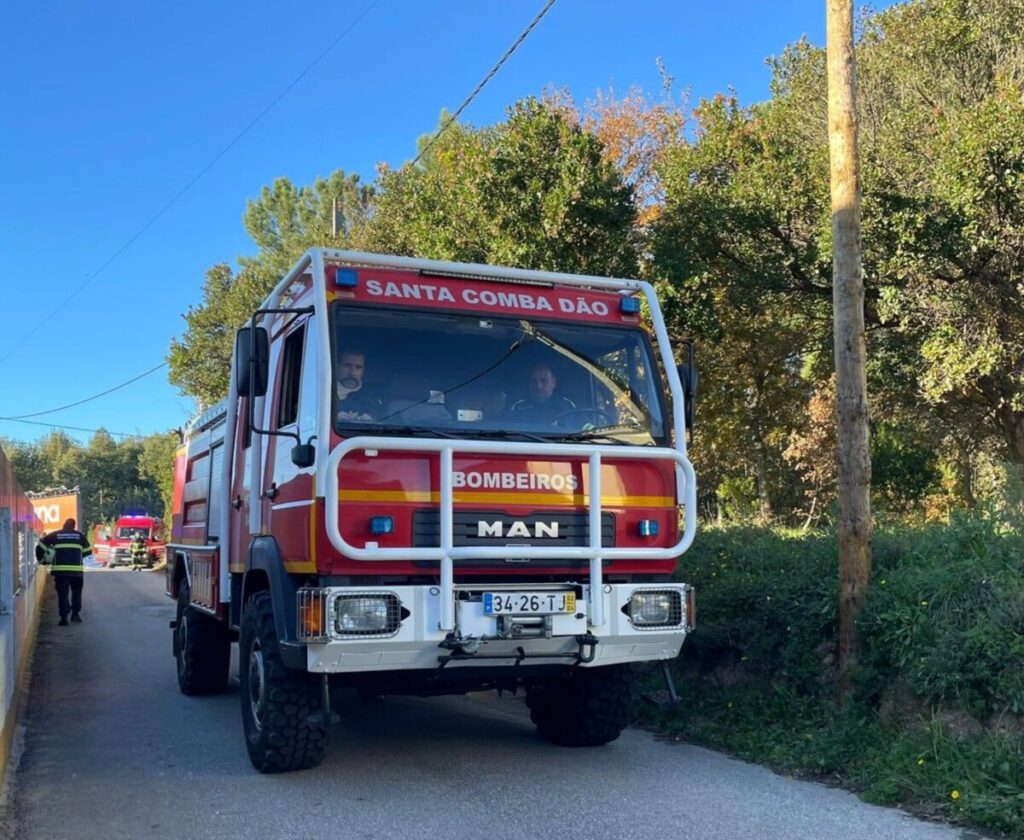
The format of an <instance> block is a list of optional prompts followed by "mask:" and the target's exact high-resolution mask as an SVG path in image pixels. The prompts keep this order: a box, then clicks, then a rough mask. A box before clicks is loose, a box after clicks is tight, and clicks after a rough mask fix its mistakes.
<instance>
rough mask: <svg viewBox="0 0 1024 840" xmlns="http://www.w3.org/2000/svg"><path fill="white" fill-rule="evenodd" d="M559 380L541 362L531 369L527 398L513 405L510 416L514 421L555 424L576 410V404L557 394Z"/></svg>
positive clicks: (548, 366) (527, 383) (549, 368)
mask: <svg viewBox="0 0 1024 840" xmlns="http://www.w3.org/2000/svg"><path fill="white" fill-rule="evenodd" d="M557 388H558V378H557V377H556V376H555V374H554V371H552V370H551V366H550V365H548V364H547V363H546V362H539V363H538V364H535V365H534V366H533V367H532V368H530V373H529V377H528V378H527V380H526V393H527V397H526V398H525V399H522V400H518V401H516V402H514V403H513V404H512V407H511V408H510V409H509V415H510V417H511V419H512V420H522V421H527V422H534V423H554V422H556V421H557V420H558V419H559V418H560V417H561V416H562V415H563V414H565V413H566V412H569V411H575V410H576V404H575V403H574V402H573V401H572V400H570V399H569V398H568V397H563V396H559V395H558V394H556V393H555V390H556V389H557Z"/></svg>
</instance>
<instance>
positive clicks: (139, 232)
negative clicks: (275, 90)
mask: <svg viewBox="0 0 1024 840" xmlns="http://www.w3.org/2000/svg"><path fill="white" fill-rule="evenodd" d="M551 2H554V0H551ZM378 3H380V0H373V2H372V3H370V5H369V6H367V7H366V8H365V9H364V10H363V11H362V13H361V14H360V15H359V16H358V17H357V18H356V19H355V20H354V21H352V23H350V24H349V25H348V27H346V28H345V30H344V31H343V32H342V33H341V34H340V35H339V36H338V37H337V38H335V39H334V40H333V41H331V43H330V44H328V45H327V48H326V49H324V50H323V51H322V52H321V53H320V54H319V55H318V56H317V57H316V58H314V59H313V60H312V61H311V62H310V63H309V64H308V65H307V66H306V69H305V70H303V71H302V72H301V73H299V75H298V76H296V77H295V78H294V79H293V80H292V82H291V83H290V84H289V85H288V86H287V87H286V88H285V89H284V90H282V91H281V92H280V93H279V94H278V95H277V96H275V97H274V98H273V99H272V100H271V101H270V104H269V105H267V107H265V108H264V109H263V110H262V111H260V112H259V113H258V114H257V115H256V117H255V118H254V119H253V120H252V122H250V123H249V124H248V125H247V126H246V127H245V128H243V129H242V130H241V131H240V132H239V133H238V134H237V135H235V138H234V139H233V140H232V141H231V142H230V143H228V144H227V145H226V146H225V147H224V148H223V149H221V150H220V151H219V152H218V153H217V154H216V155H214V157H213V159H212V160H211V161H210V162H209V163H208V164H206V166H204V167H203V168H202V169H201V170H199V172H198V173H197V174H196V175H195V176H194V177H193V178H192V180H191V181H189V182H188V183H187V184H185V186H184V187H182V188H181V189H180V190H178V192H177V193H176V194H175V195H174V197H173V198H172V199H171V200H170V201H168V202H167V203H166V204H165V205H164V206H163V207H161V208H160V209H159V210H158V211H157V212H156V215H154V216H153V217H152V218H150V220H149V221H148V222H146V223H145V224H144V225H143V226H142V227H140V228H139V229H138V230H137V231H136V232H135V233H134V235H132V237H131V238H130V239H129V240H128V241H127V242H125V243H124V245H122V246H121V247H120V248H118V249H117V251H115V252H114V254H113V256H111V257H110V258H109V259H108V260H107V261H106V262H105V263H103V265H101V266H100V267H99V268H98V269H96V271H94V272H93V273H92V274H87V275H86V277H85V280H84V281H83V282H82V283H81V284H79V286H78V288H76V289H75V290H74V291H73V292H72V293H71V294H70V295H68V296H67V297H66V298H65V299H64V300H63V302H61V303H59V304H57V305H56V306H55V307H53V308H52V309H51V310H50V312H49V313H48V314H47V316H46V317H45V318H43V320H42V321H40V322H39V323H38V324H36V325H35V326H34V327H33V328H32V329H30V330H29V331H28V332H27V333H26V334H25V335H23V336H22V337H21V338H20V339H19V340H18V341H17V343H15V345H14V346H13V347H11V349H10V350H8V351H7V352H6V353H5V354H4V355H3V356H0V363H2V362H5V361H7V359H9V358H10V357H11V355H12V354H13V353H14V351H15V350H17V349H18V348H20V347H21V346H22V345H23V344H24V343H25V342H26V341H28V340H29V339H30V338H31V337H32V336H34V335H35V334H36V333H37V332H39V330H41V329H42V328H43V327H44V326H45V325H46V324H47V323H49V322H50V321H51V320H52V319H53V318H54V316H56V314H57V313H58V312H60V311H61V310H62V309H63V308H64V307H65V306H67V305H68V304H69V303H71V301H72V300H74V299H75V298H76V297H77V296H78V295H79V293H80V292H81V291H82V290H83V289H84V288H85V287H86V286H88V285H89V284H90V283H91V282H92V281H93V280H95V279H96V277H98V276H99V275H100V274H101V273H102V272H103V271H104V270H106V269H107V268H108V267H109V266H110V265H111V263H113V262H114V261H115V260H116V259H117V258H118V257H119V256H121V254H123V253H124V252H125V251H127V250H128V248H130V247H131V246H132V245H133V244H134V242H135V240H136V239H138V238H139V237H140V236H142V234H144V233H145V232H146V231H147V230H149V229H150V228H151V227H152V226H153V225H154V224H156V223H157V221H158V220H159V219H160V217H161V216H163V215H164V213H166V212H167V211H168V210H170V209H171V207H173V206H174V205H175V204H176V203H177V201H178V199H180V198H181V197H182V196H183V195H184V194H185V193H186V192H188V191H189V190H190V189H191V188H192V186H193V185H194V184H195V183H196V182H197V181H198V180H199V179H200V178H202V177H203V176H204V175H205V174H206V173H207V172H209V171H210V170H211V169H213V167H214V166H215V165H216V164H217V162H218V161H219V160H220V159H221V158H222V157H224V155H226V154H227V153H228V152H229V151H231V149H232V148H234V146H235V145H236V144H237V143H238V142H239V141H240V140H241V139H242V138H243V137H245V135H246V134H248V133H249V131H251V130H252V128H253V127H254V126H255V125H256V124H257V123H258V122H259V121H260V120H261V119H263V117H264V116H266V114H267V112H268V111H270V109H271V108H273V107H274V106H275V105H276V104H277V103H278V102H280V101H281V100H282V99H283V98H284V97H285V96H286V95H287V94H288V93H289V91H291V89H292V88H294V87H295V86H296V85H297V84H298V83H299V82H300V81H302V79H303V78H304V77H305V76H306V74H307V73H309V71H310V70H312V69H313V68H314V67H315V66H316V65H317V64H319V63H320V61H321V60H323V58H324V57H325V56H326V55H327V53H329V52H330V51H331V50H333V49H334V48H335V47H336V46H337V45H338V43H339V42H340V41H341V40H342V38H344V37H345V36H346V35H348V33H349V32H351V31H352V30H353V29H355V27H356V26H357V25H358V24H359V22H360V21H361V20H362V19H363V18H364V17H366V16H367V15H368V14H369V13H370V12H371V11H373V9H374V7H375V6H377V4H378Z"/></svg>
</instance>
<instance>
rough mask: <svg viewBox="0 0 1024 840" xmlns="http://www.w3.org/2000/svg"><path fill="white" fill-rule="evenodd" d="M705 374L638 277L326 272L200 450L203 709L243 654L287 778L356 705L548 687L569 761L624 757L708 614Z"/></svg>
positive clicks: (318, 259)
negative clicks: (696, 461)
mask: <svg viewBox="0 0 1024 840" xmlns="http://www.w3.org/2000/svg"><path fill="white" fill-rule="evenodd" d="M687 356H688V358H687V360H686V361H685V363H684V364H681V365H679V366H678V367H677V365H676V362H675V360H674V358H673V354H672V349H671V347H670V346H669V339H668V334H667V331H666V328H665V324H664V321H663V319H662V315H661V311H660V309H659V306H658V301H657V298H656V296H655V293H654V289H653V288H652V286H651V285H649V284H648V283H645V282H641V281H638V280H630V279H615V278H602V277H585V276H575V275H567V274H556V273H549V272H542V271H528V270H521V269H509V268H500V267H494V266H487V265H469V264H460V263H448V262H438V261H433V260H425V259H414V258H406V257H390V256H382V255H379V254H368V253H356V252H346V251H331V250H320V249H315V250H311V251H309V252H308V253H306V254H305V255H304V256H303V258H302V259H301V260H300V261H299V262H298V263H297V264H296V265H295V267H294V268H293V269H292V270H291V271H290V272H289V273H288V274H287V275H286V276H285V277H284V278H283V279H282V280H281V281H280V282H279V283H278V284H277V286H276V287H275V288H274V290H273V291H272V292H271V294H270V295H269V296H268V297H267V299H266V300H265V301H264V303H263V304H262V306H261V308H260V309H259V310H257V311H256V312H255V313H253V316H252V318H251V320H250V321H249V323H248V325H247V326H246V327H245V328H243V329H242V330H240V331H239V332H238V335H237V338H236V342H235V350H234V357H233V361H232V376H231V384H230V391H229V396H228V398H227V400H226V401H225V402H224V403H222V404H220V405H218V406H214V407H213V408H211V409H210V410H208V411H206V412H205V413H204V414H203V415H201V416H200V417H197V418H196V419H195V420H194V421H193V422H192V423H191V424H190V427H189V429H188V430H187V435H186V441H185V444H184V445H183V446H182V448H181V449H180V450H179V455H178V460H177V465H176V474H175V478H176V481H175V494H174V506H173V509H174V517H173V536H172V542H171V544H170V545H169V547H168V564H167V594H168V595H169V596H170V597H171V598H174V599H176V601H177V617H176V619H175V621H173V622H172V628H173V652H174V656H175V658H176V660H177V674H178V682H179V685H180V688H181V690H182V692H184V693H185V694H187V695H199V694H210V693H214V692H218V691H221V690H222V689H224V687H225V685H226V683H227V680H228V668H229V661H230V646H231V644H232V643H233V642H235V641H237V642H238V643H239V680H240V683H241V712H242V720H243V728H244V732H245V740H246V745H247V748H248V752H249V757H250V759H251V761H252V763H253V765H254V766H255V767H256V768H257V769H258V770H260V771H262V772H276V771H283V770H294V769H301V768H305V767H312V766H315V765H316V764H318V763H319V762H320V761H321V760H322V758H323V757H324V754H325V751H326V748H327V736H328V730H329V726H330V723H331V721H332V720H333V719H334V717H332V715H333V714H334V713H333V712H332V698H334V697H335V696H336V690H337V689H340V688H351V689H355V690H356V691H357V692H359V694H360V695H363V696H370V697H377V696H380V695H384V694H413V695H435V694H454V693H465V692H468V691H479V690H486V689H498V690H503V689H504V690H510V691H516V690H525V693H526V701H527V704H528V706H529V708H530V712H531V717H532V719H533V721H534V723H535V724H536V726H537V728H538V730H539V732H540V734H541V735H542V736H544V737H545V738H547V739H549V740H550V741H553V742H555V743H558V744H564V745H573V746H588V745H598V744H603V743H607V742H608V741H611V740H613V739H615V738H616V737H618V735H619V733H620V731H621V730H622V728H623V727H624V726H626V725H627V724H628V723H629V722H630V719H631V718H630V707H631V702H632V699H633V693H634V685H635V676H634V675H635V670H636V669H635V666H636V664H637V663H642V662H651V661H659V660H660V661H662V662H663V663H665V662H667V660H669V659H670V658H672V657H674V656H676V655H677V654H678V652H679V649H680V647H681V645H682V643H683V639H684V638H685V636H686V634H687V633H688V632H689V630H690V629H691V628H692V626H693V621H694V603H693V591H692V588H691V587H689V586H688V585H686V584H680V583H674V582H673V581H672V572H673V571H674V569H675V567H676V560H677V558H678V557H679V556H680V555H681V554H682V553H683V552H684V551H685V550H686V548H687V547H688V546H689V545H690V543H691V542H692V540H693V538H694V532H695V528H696V501H695V500H696V488H695V479H694V472H693V467H692V465H691V463H690V461H689V459H688V457H687V450H686V429H687V427H688V426H689V418H691V417H692V409H693V397H694V390H695V385H696V371H695V370H694V368H693V359H692V352H688V353H687ZM664 671H665V674H666V677H667V676H668V669H667V667H666V668H665V669H664ZM668 688H669V690H670V691H672V692H673V693H674V690H673V689H672V687H671V682H669V686H668Z"/></svg>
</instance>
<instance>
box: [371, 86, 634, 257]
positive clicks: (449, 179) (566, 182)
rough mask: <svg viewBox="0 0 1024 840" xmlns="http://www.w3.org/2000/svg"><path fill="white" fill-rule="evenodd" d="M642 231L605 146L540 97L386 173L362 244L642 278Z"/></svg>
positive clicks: (450, 133)
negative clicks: (639, 268) (415, 161)
mask: <svg viewBox="0 0 1024 840" xmlns="http://www.w3.org/2000/svg"><path fill="white" fill-rule="evenodd" d="M635 221H636V207H635V204H634V201H633V191H632V188H631V187H630V186H629V185H628V184H627V183H626V182H625V180H624V178H623V176H622V174H621V172H619V171H617V170H616V169H615V167H614V166H613V165H612V164H611V163H610V162H609V161H607V160H606V159H605V156H604V147H603V145H602V144H601V142H600V140H598V138H597V137H596V136H595V135H594V134H592V133H591V132H589V131H587V130H585V129H584V128H583V127H581V126H580V125H579V124H578V121H576V120H573V119H572V118H571V117H570V116H569V115H568V114H566V113H565V112H564V110H563V109H560V108H558V107H555V106H552V105H550V104H547V103H544V102H541V101H539V100H537V99H533V98H531V99H526V100H523V101H521V102H518V103H516V104H515V105H514V106H512V108H510V109H509V114H508V119H507V120H506V121H504V122H502V123H499V124H497V125H495V126H489V127H486V128H483V129H471V128H468V127H465V126H458V125H453V126H451V127H450V128H449V129H448V130H447V131H446V132H445V134H444V135H442V136H441V137H440V139H438V140H437V141H436V142H435V143H434V144H433V146H431V148H430V150H429V152H428V153H427V154H426V155H424V157H423V160H422V165H417V166H412V165H407V166H404V167H402V168H401V169H398V170H385V171H384V172H383V173H382V174H381V178H380V181H379V184H378V193H377V197H376V199H375V202H374V207H373V212H372V214H371V215H370V217H369V219H368V221H367V223H366V224H365V225H363V226H362V227H361V228H359V229H357V230H356V231H355V232H354V234H353V235H354V239H355V242H356V243H357V245H358V246H359V247H362V248H365V249H367V250H374V251H381V252H388V253H398V254H415V255H418V256H422V257H432V258H436V259H449V260H461V261H466V262H485V263H495V264H500V265H509V266H516V267H529V268H535V269H541V270H550V271H567V272H577V273H581V274H612V275H619V276H634V275H635V274H636V272H637V249H636V241H635V235H634V226H635Z"/></svg>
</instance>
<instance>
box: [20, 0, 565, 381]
mask: <svg viewBox="0 0 1024 840" xmlns="http://www.w3.org/2000/svg"><path fill="white" fill-rule="evenodd" d="M554 5H555V0H548V2H547V3H545V4H544V8H543V9H541V10H540V11H539V12H537V15H536V17H534V19H533V20H531V21H530V23H529V25H528V26H527V27H526V29H524V30H523V31H522V32H520V33H519V37H518V38H516V40H515V41H513V42H512V46H510V47H509V48H508V49H507V50H505V54H504V55H503V56H502V57H501V58H499V59H498V63H497V64H495V65H494V66H493V67H492V68H491V72H489V73H488V74H487V75H486V76H484V78H483V80H482V81H481V82H480V84H478V85H477V86H476V87H475V88H474V89H473V92H472V93H471V94H470V95H469V96H467V97H466V99H465V101H464V102H463V103H462V104H461V105H460V106H459V107H458V108H456V109H455V113H454V114H452V115H451V116H450V117H449V118H448V121H447V122H446V123H445V124H444V125H442V126H441V128H439V129H438V131H437V134H435V135H434V136H433V137H431V138H430V140H428V141H427V145H425V146H424V147H423V148H422V149H421V150H420V153H419V154H418V155H416V157H415V158H413V161H412V165H413V166H415V165H416V164H417V163H418V162H419V160H420V158H421V157H423V156H424V155H425V154H426V153H427V152H428V151H429V150H430V147H431V146H433V145H434V143H436V142H437V140H438V138H439V137H440V136H441V135H442V134H444V133H445V131H447V130H448V127H449V126H450V125H451V124H452V123H453V122H455V121H456V120H457V119H458V118H459V115H460V114H461V113H462V112H463V111H465V110H466V107H467V106H468V105H469V103H470V102H472V101H473V100H474V99H475V98H476V95H477V94H478V93H480V91H482V90H483V89H484V86H485V85H486V84H487V83H488V82H489V81H490V80H491V79H492V78H493V77H494V75H495V73H497V72H498V70H500V69H501V65H502V64H504V63H505V62H506V61H507V60H508V58H509V56H511V55H512V53H514V52H515V51H516V50H517V49H518V48H519V45H520V44H521V43H523V41H525V40H526V36H527V35H529V34H530V32H531V31H533V28H534V27H535V26H536V25H537V24H538V23H540V20H541V18H542V17H544V15H546V14H547V13H548V10H549V9H550V8H551V7H552V6H554ZM0 361H3V359H0Z"/></svg>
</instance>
